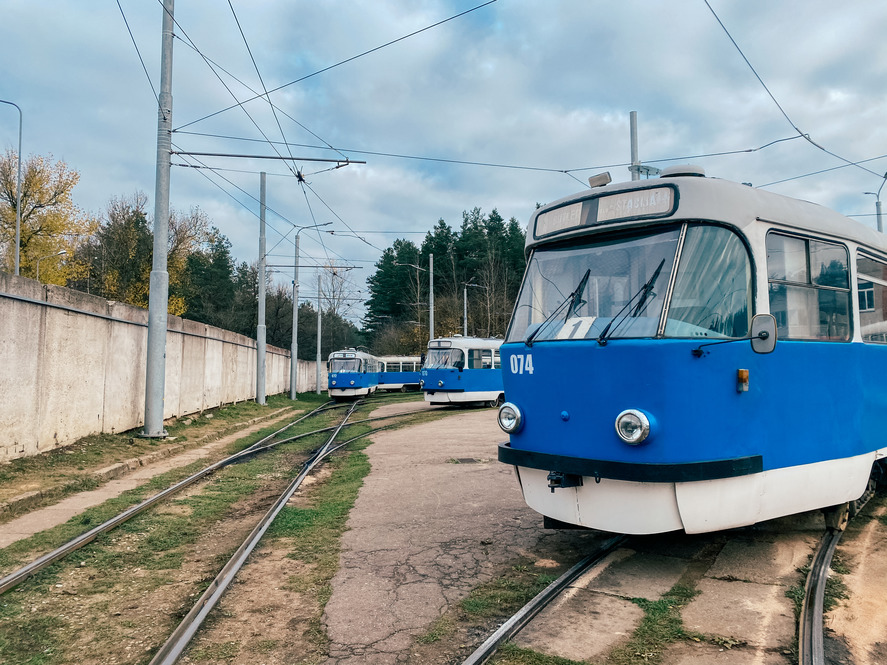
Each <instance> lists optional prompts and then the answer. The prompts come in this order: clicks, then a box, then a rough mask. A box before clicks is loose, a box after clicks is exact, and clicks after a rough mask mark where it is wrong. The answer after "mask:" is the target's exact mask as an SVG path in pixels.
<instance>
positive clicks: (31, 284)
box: [0, 273, 326, 461]
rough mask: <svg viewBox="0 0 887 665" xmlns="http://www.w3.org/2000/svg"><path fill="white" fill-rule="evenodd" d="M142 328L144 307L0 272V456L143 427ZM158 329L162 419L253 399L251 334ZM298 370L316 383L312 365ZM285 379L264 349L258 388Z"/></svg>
mask: <svg viewBox="0 0 887 665" xmlns="http://www.w3.org/2000/svg"><path fill="white" fill-rule="evenodd" d="M147 325H148V312H147V311H146V310H143V309H139V308H137V307H131V306H129V305H124V304H122V303H115V302H111V301H108V300H105V299H104V298H98V297H96V296H91V295H88V294H85V293H80V292H77V291H72V290H70V289H65V288H62V287H58V286H49V285H43V284H39V283H37V282H36V281H35V280H32V279H27V278H23V277H15V276H14V275H8V274H5V273H0V461H3V460H9V459H14V458H17V457H24V456H28V455H35V454H37V453H40V452H44V451H46V450H51V449H52V448H56V447H58V446H63V445H65V444H67V443H71V442H73V441H75V440H77V439H78V438H80V437H83V436H86V435H89V434H95V433H98V432H120V431H125V430H130V429H134V428H136V427H139V426H141V425H143V424H144V411H145V361H146V348H147V336H148V328H147ZM167 331H168V332H167V337H166V380H165V398H164V410H163V413H164V418H172V417H175V416H183V415H186V414H189V413H197V412H200V411H203V410H205V409H209V408H213V407H216V406H220V405H222V404H228V403H231V402H239V401H244V400H248V399H254V398H255V389H256V343H255V341H254V340H252V339H250V338H248V337H244V336H243V335H238V334H235V333H232V332H229V331H227V330H221V329H219V328H214V327H212V326H207V325H205V324H202V323H196V322H194V321H188V320H187V319H181V318H179V317H174V316H170V317H169V322H168V326H167ZM297 373H298V376H297V382H296V385H297V387H298V391H299V392H307V391H313V390H315V388H316V382H315V377H316V369H315V363H314V362H308V361H304V360H300V361H298V367H297ZM289 377H290V354H289V351H288V350H285V349H279V348H276V347H273V346H268V347H267V353H266V369H265V392H266V394H268V395H274V394H277V393H283V392H287V393H288V391H289ZM321 387H322V388H323V389H325V388H326V372H325V371H323V372H322V373H321Z"/></svg>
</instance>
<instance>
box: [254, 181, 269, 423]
mask: <svg viewBox="0 0 887 665" xmlns="http://www.w3.org/2000/svg"><path fill="white" fill-rule="evenodd" d="M265 347H266V345H265V172H264V171H262V172H261V173H260V174H259V322H258V325H257V326H256V404H261V405H262V406H265V404H267V401H266V399H265Z"/></svg>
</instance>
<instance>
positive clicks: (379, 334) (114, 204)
mask: <svg viewBox="0 0 887 665" xmlns="http://www.w3.org/2000/svg"><path fill="white" fill-rule="evenodd" d="M16 176H17V155H16V153H15V152H14V151H12V150H11V149H8V150H7V151H6V153H5V154H4V155H2V156H0V266H2V268H3V269H4V270H5V271H7V272H10V273H11V272H13V269H14V268H13V267H14V261H15V255H14V253H15V226H16V203H17V197H16ZM79 177H80V176H79V174H78V173H77V172H76V171H75V170H73V169H71V168H69V167H68V165H67V164H66V163H65V162H63V161H53V160H52V158H51V157H42V156H32V157H30V158H29V159H27V160H26V161H25V162H24V163H23V164H22V195H21V238H20V252H19V254H20V274H21V275H22V276H24V277H31V278H37V277H38V271H39V279H40V281H41V282H43V283H48V284H58V285H61V286H66V287H68V288H72V289H76V290H79V291H83V292H85V293H90V294H94V295H96V296H100V297H102V298H105V299H108V300H115V301H119V302H125V303H128V304H130V305H134V306H137V307H144V308H147V306H148V291H149V284H150V274H151V268H152V260H153V247H154V238H153V224H152V222H151V220H150V218H149V215H148V212H147V201H148V200H147V196H146V195H145V194H143V193H141V192H137V193H135V194H132V195H129V196H123V197H112V198H111V199H110V200H109V202H108V204H107V207H106V209H105V210H104V211H103V212H102V213H101V214H99V215H97V216H96V215H92V214H89V213H86V212H84V211H82V210H80V209H79V208H77V207H76V206H75V205H74V203H73V198H72V191H73V189H74V187H75V186H76V185H77V183H78V181H79ZM168 241H169V245H168V246H169V253H168V258H167V270H168V272H169V313H170V314H174V315H177V316H183V317H185V318H188V319H191V320H194V321H198V322H201V323H206V324H209V325H213V326H217V327H219V328H224V329H226V330H231V331H233V332H237V333H240V334H243V335H246V336H249V337H251V338H253V339H255V337H256V326H257V323H258V320H257V319H258V291H259V289H258V284H259V281H258V267H257V265H256V264H255V263H252V264H248V263H246V262H242V263H239V264H238V263H237V262H236V261H235V259H234V257H233V256H232V255H231V243H230V241H229V240H228V239H227V238H226V237H225V236H224V235H223V234H222V233H221V232H220V231H219V229H218V228H216V227H215V226H213V225H212V223H211V220H210V219H209V218H208V217H207V215H206V213H205V212H204V211H202V210H201V209H200V208H198V207H192V208H191V209H190V210H188V211H187V212H182V211H178V210H173V211H171V213H170V219H169V238H168ZM523 247H524V234H523V231H522V229H521V227H520V225H519V224H518V222H517V220H515V219H514V218H512V219H510V220H509V221H508V222H506V221H505V220H504V219H503V218H502V216H501V215H500V214H499V213H498V212H497V211H496V210H495V209H494V210H493V211H492V212H491V213H489V214H488V215H484V214H483V213H482V212H481V210H480V209H479V208H474V209H473V210H471V211H470V212H465V213H463V218H462V225H461V228H460V229H459V230H458V231H455V230H453V229H452V228H451V227H450V226H449V225H448V224H447V223H446V222H444V220H442V219H441V220H439V221H438V222H437V224H436V225H435V226H434V227H433V229H432V230H431V231H429V232H428V233H427V234H426V236H425V238H424V240H423V242H422V243H421V245H420V246H416V245H415V244H414V243H412V242H410V241H408V240H396V241H395V242H394V243H393V244H392V246H391V247H389V248H388V249H386V250H385V251H384V252H383V255H382V258H381V259H380V260H379V261H378V262H377V263H376V266H375V272H374V274H373V275H371V276H370V277H369V279H368V280H367V283H368V285H369V290H370V297H369V300H368V301H367V302H366V307H367V311H366V316H365V319H364V322H363V327H362V329H361V328H358V327H357V326H356V325H355V324H354V323H352V322H351V321H349V320H348V315H349V313H350V312H349V307H350V306H351V303H352V301H353V298H352V296H353V295H354V294H353V292H352V291H351V290H350V289H348V287H347V282H346V281H345V280H343V279H342V270H341V269H340V268H338V267H337V266H336V265H329V266H326V267H325V269H324V270H323V272H322V275H321V298H320V302H321V304H320V310H321V332H322V340H321V353H322V356H323V358H326V357H327V355H328V354H329V353H330V352H332V351H335V350H338V349H342V348H347V347H352V346H354V347H356V346H365V347H367V348H369V349H370V350H371V351H373V352H375V353H378V354H407V353H409V354H416V355H418V354H420V353H421V352H422V351H423V350H424V348H425V346H426V344H427V341H428V332H429V330H428V323H429V321H428V314H429V312H428V285H429V273H428V268H429V257H430V256H431V255H432V254H433V255H434V268H433V270H434V322H435V334H436V335H437V336H443V335H451V334H455V333H461V332H462V331H463V327H464V323H463V318H462V317H463V308H464V306H465V301H466V298H465V294H466V293H467V305H468V333H469V334H472V335H479V336H485V337H489V336H502V335H504V333H505V328H506V326H507V324H508V319H509V317H510V315H511V308H512V305H513V303H514V300H515V298H516V296H517V289H518V287H519V285H520V280H521V277H522V275H523V271H524V256H523ZM266 287H267V288H266V306H265V309H266V316H265V325H266V338H267V341H268V343H269V344H272V345H275V346H280V347H284V348H288V347H289V346H290V343H291V338H292V315H293V299H292V293H291V291H290V289H289V288H287V287H284V286H280V285H277V286H274V285H272V284H270V282H266ZM300 300H301V299H300ZM317 312H318V308H317V305H316V304H315V303H312V302H300V304H299V312H298V332H299V339H298V355H299V358H301V359H304V360H313V359H314V358H315V355H316V339H317Z"/></svg>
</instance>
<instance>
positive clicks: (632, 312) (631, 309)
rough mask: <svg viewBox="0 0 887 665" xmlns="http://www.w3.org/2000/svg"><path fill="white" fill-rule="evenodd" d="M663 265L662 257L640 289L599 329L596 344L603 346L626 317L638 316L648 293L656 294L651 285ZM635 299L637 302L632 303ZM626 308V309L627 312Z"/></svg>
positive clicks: (648, 295)
mask: <svg viewBox="0 0 887 665" xmlns="http://www.w3.org/2000/svg"><path fill="white" fill-rule="evenodd" d="M664 265H665V259H662V260H661V261H660V262H659V265H658V266H657V268H656V270H654V271H653V274H652V275H651V276H650V279H648V280H647V281H646V282H645V283H644V285H643V286H642V287H641V288H640V289H638V292H637V293H635V294H634V295H633V296H632V297H631V298H629V300H628V302H627V303H625V306H624V307H623V308H622V309H620V310H619V311H618V312H617V313H616V316H614V317H613V318H612V319H610V322H609V323H608V324H607V325H606V326H605V327H604V329H603V330H602V331H601V334H600V335H599V336H598V338H597V343H598V344H600V345H601V346H605V345H606V343H607V335H611V334H615V333H616V329H617V328H618V327H619V326H621V325H622V322H623V321H625V319H627V318H628V317H629V316H632V317H636V316H640V314H641V312H642V311H643V309H644V305H646V303H647V300H648V299H649V297H650V295H651V294H652V295H653V296H654V297H655V296H656V294H655V293H653V286H654V285H655V284H656V280H657V279H659V273H661V272H662V266H664ZM635 299H637V304H635V305H632V303H634V301H635ZM626 310H628V311H627V313H626ZM620 317H621V318H620ZM617 320H618V321H619V322H618V323H616V321H617ZM614 323H616V325H615V326H614V325H613V324H614ZM611 328H612V330H611Z"/></svg>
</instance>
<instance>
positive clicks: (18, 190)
mask: <svg viewBox="0 0 887 665" xmlns="http://www.w3.org/2000/svg"><path fill="white" fill-rule="evenodd" d="M0 104H9V105H10V106H14V107H15V108H16V110H17V111H18V175H17V176H16V180H15V276H16V277H18V273H19V254H20V252H19V248H20V247H21V244H22V117H23V116H22V109H21V107H20V106H19V105H18V104H16V103H14V102H8V101H6V100H5V99H0Z"/></svg>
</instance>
